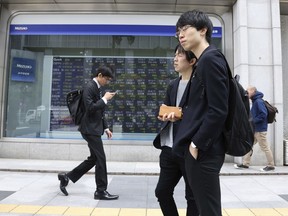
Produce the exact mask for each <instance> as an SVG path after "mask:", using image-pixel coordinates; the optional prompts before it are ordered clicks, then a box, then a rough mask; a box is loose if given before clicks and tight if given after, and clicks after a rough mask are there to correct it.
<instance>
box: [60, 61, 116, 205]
mask: <svg viewBox="0 0 288 216" xmlns="http://www.w3.org/2000/svg"><path fill="white" fill-rule="evenodd" d="M112 79H113V72H112V70H111V68H109V67H106V66H102V67H99V68H98V69H97V71H96V74H95V76H94V78H93V80H90V81H89V82H88V83H87V84H86V85H85V87H84V90H83V101H84V107H85V114H84V117H83V119H82V120H81V124H80V126H79V129H78V130H79V131H80V132H81V135H82V137H83V138H84V139H85V140H86V141H87V143H88V148H89V151H90V156H89V157H88V158H87V159H86V160H84V161H83V162H82V163H81V164H79V165H78V166H77V167H75V168H74V169H73V170H72V171H70V172H68V173H59V174H58V179H59V180H60V190H61V191H62V192H63V193H64V194H65V195H66V196H67V195H68V192H67V190H66V186H67V185H68V182H69V179H70V180H71V181H72V182H73V183H75V182H76V181H78V180H79V179H80V178H81V177H82V176H83V175H84V174H85V173H87V172H88V171H89V170H90V169H91V168H92V167H94V166H95V181H96V191H95V193H94V199H101V200H112V199H118V195H111V194H109V193H108V192H107V191H106V189H107V185H108V181H107V168H106V156H105V152H104V148H103V142H102V139H101V136H102V135H103V133H104V132H105V133H106V135H107V137H108V139H110V138H111V137H112V132H111V131H110V130H109V128H108V125H107V122H106V120H105V118H104V110H105V107H106V106H107V102H108V101H109V100H111V99H112V98H113V97H114V95H115V94H116V93H115V92H106V93H105V95H104V96H103V97H102V96H101V90H100V88H101V87H102V86H105V85H107V84H108V83H109V82H110V81H111V80H112Z"/></svg>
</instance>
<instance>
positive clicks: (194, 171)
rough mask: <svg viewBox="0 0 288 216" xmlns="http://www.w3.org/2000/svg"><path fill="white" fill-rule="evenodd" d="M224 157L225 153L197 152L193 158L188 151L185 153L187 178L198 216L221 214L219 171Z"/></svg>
mask: <svg viewBox="0 0 288 216" xmlns="http://www.w3.org/2000/svg"><path fill="white" fill-rule="evenodd" d="M187 151H188V150H187ZM224 159H225V154H223V155H222V154H221V155H207V154H205V153H203V152H199V155H198V158H197V160H195V158H194V157H193V156H192V155H191V153H190V152H189V151H188V152H187V153H186V156H185V168H186V173H187V178H188V181H189V185H190V187H191V189H192V191H193V194H194V197H195V200H196V203H197V206H198V210H199V213H200V216H221V215H222V209H221V190H220V180H219V173H220V169H221V167H222V165H223V163H224Z"/></svg>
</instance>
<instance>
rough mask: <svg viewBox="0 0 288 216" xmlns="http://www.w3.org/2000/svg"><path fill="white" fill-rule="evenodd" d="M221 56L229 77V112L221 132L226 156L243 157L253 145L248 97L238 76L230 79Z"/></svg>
mask: <svg viewBox="0 0 288 216" xmlns="http://www.w3.org/2000/svg"><path fill="white" fill-rule="evenodd" d="M220 53H221V52H220ZM221 54H222V53H221ZM222 56H223V58H224V59H225V61H226V65H227V69H228V76H229V105H228V109H229V110H228V116H227V119H226V122H225V128H224V132H223V134H224V137H225V144H226V154H228V155H231V156H244V155H245V154H247V153H248V152H249V151H251V150H252V147H253V143H254V129H253V121H252V117H251V114H250V108H249V97H248V94H247V91H245V90H244V88H243V87H242V85H241V84H240V83H239V79H240V77H239V75H236V76H235V77H232V73H231V70H230V67H229V64H228V62H227V60H226V58H225V56H224V55H223V54H222Z"/></svg>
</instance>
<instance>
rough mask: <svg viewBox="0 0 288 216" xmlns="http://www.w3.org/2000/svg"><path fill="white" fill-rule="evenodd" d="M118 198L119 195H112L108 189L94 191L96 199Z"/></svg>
mask: <svg viewBox="0 0 288 216" xmlns="http://www.w3.org/2000/svg"><path fill="white" fill-rule="evenodd" d="M118 198H119V196H118V195H111V194H109V193H108V191H96V192H95V193H94V199H96V200H115V199H118Z"/></svg>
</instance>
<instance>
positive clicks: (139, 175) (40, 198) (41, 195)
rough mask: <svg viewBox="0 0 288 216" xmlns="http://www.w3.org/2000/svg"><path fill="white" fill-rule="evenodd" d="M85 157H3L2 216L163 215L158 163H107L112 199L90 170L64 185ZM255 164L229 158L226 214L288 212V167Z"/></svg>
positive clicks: (180, 199) (179, 191)
mask: <svg viewBox="0 0 288 216" xmlns="http://www.w3.org/2000/svg"><path fill="white" fill-rule="evenodd" d="M79 163H80V161H54V160H53V161H52V160H51V161H50V160H49V161H47V160H22V159H3V158H2V159H0V215H1V216H2V215H3V216H10V215H11V216H32V215H33V216H34V215H42V216H43V215H44V216H45V215H46V216H57V215H66V216H67V215H77V216H88V215H89V216H91V215H95V216H161V215H162V213H161V210H160V208H159V204H158V202H157V199H156V197H155V194H154V190H155V187H156V185H157V181H158V174H159V165H158V163H156V162H155V163H142V162H141V163H140V162H135V163H132V162H108V163H107V165H108V167H107V168H108V172H109V175H108V182H109V185H108V191H109V192H110V193H111V194H118V195H119V199H118V200H113V201H103V200H100V201H99V200H94V199H93V194H94V191H95V177H94V175H92V173H93V170H91V171H90V172H89V173H88V175H84V176H83V177H82V178H81V179H80V180H79V181H78V182H77V183H75V184H73V183H72V182H71V181H70V182H69V185H68V186H67V191H68V192H69V196H64V195H63V194H62V193H61V192H60V190H59V181H58V178H57V173H58V172H60V171H69V170H71V169H72V168H74V167H75V166H76V165H78V164H79ZM260 168H262V167H256V166H252V167H250V168H249V170H238V169H235V168H234V167H233V164H229V163H225V164H224V166H223V168H222V171H221V176H220V182H221V191H222V209H223V216H288V187H287V182H288V167H284V166H282V167H276V170H275V171H272V172H261V171H260ZM184 188H185V187H184V181H183V180H182V179H181V180H180V182H179V184H178V185H177V187H176V188H175V191H174V198H175V201H176V203H177V207H178V209H179V216H185V215H186V210H185V208H186V201H185V192H184Z"/></svg>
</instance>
